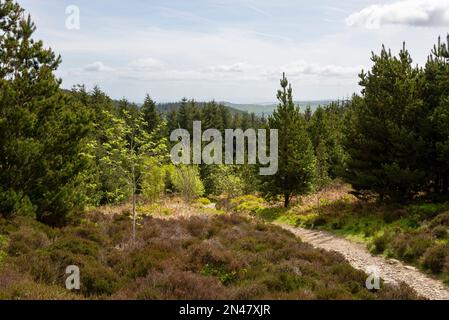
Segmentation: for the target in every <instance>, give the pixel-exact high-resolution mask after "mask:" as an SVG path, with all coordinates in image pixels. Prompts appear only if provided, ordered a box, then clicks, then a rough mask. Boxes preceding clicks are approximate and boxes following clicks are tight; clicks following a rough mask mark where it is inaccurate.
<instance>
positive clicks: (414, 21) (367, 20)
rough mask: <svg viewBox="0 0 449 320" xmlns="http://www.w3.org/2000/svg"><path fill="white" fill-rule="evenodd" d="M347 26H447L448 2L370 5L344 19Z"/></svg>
mask: <svg viewBox="0 0 449 320" xmlns="http://www.w3.org/2000/svg"><path fill="white" fill-rule="evenodd" d="M346 24H347V25H348V26H362V27H365V28H368V29H379V28H380V27H381V26H383V25H408V26H426V27H441V26H449V1H448V0H403V1H399V2H395V3H392V4H386V5H372V6H369V7H367V8H365V9H363V10H361V11H359V12H356V13H353V14H352V15H350V16H349V17H347V18H346Z"/></svg>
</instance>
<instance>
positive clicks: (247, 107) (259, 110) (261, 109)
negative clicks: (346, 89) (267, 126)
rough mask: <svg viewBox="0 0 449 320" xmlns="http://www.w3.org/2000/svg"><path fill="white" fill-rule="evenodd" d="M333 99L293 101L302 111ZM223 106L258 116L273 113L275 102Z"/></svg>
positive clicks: (226, 104)
mask: <svg viewBox="0 0 449 320" xmlns="http://www.w3.org/2000/svg"><path fill="white" fill-rule="evenodd" d="M332 101H334V100H306V101H295V103H296V104H297V105H299V106H300V107H301V110H302V111H304V109H305V108H306V107H307V106H310V108H311V109H312V111H315V110H316V108H318V106H325V105H328V104H330V103H332ZM221 103H222V104H224V105H225V106H227V107H229V108H232V109H236V110H240V111H244V112H249V113H253V112H254V113H255V114H256V115H258V116H261V115H262V114H264V115H270V114H272V113H273V111H274V109H276V107H277V103H267V104H237V103H231V102H221Z"/></svg>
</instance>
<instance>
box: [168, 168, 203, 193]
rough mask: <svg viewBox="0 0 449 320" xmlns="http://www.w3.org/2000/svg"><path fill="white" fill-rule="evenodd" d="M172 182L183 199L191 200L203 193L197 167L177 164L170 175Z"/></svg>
mask: <svg viewBox="0 0 449 320" xmlns="http://www.w3.org/2000/svg"><path fill="white" fill-rule="evenodd" d="M171 179H172V183H173V186H174V188H175V190H176V191H178V192H179V193H180V194H181V195H182V197H184V199H185V200H187V201H191V200H193V199H194V198H196V197H200V196H202V195H203V194H204V186H203V183H202V182H201V179H200V175H199V172H198V168H197V167H194V166H179V167H176V169H175V170H174V171H173V173H172V175H171Z"/></svg>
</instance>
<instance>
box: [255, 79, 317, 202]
mask: <svg viewBox="0 0 449 320" xmlns="http://www.w3.org/2000/svg"><path fill="white" fill-rule="evenodd" d="M277 98H278V100H279V104H278V107H277V109H276V110H275V111H274V113H273V115H272V116H270V117H269V119H268V124H269V127H270V129H277V130H278V132H279V169H278V172H277V173H276V174H275V175H272V176H266V178H265V182H264V189H265V192H266V194H267V195H268V196H277V195H282V196H283V197H284V206H285V207H288V205H289V204H290V200H291V198H292V196H294V195H297V194H304V193H307V192H309V191H311V189H312V186H313V182H314V178H315V163H316V159H315V155H314V153H313V147H312V143H311V142H310V138H309V135H308V133H307V124H306V121H305V119H304V116H303V115H302V114H301V113H300V111H299V108H298V107H296V106H295V104H294V102H293V94H292V87H291V85H289V83H288V80H287V78H286V77H285V74H283V77H282V79H281V89H280V90H279V91H278V94H277Z"/></svg>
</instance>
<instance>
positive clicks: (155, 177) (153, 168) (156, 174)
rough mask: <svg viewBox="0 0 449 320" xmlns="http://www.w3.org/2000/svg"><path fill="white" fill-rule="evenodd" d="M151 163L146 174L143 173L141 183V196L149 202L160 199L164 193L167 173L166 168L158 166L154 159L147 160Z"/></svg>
mask: <svg viewBox="0 0 449 320" xmlns="http://www.w3.org/2000/svg"><path fill="white" fill-rule="evenodd" d="M147 161H149V162H150V163H151V165H150V166H149V168H150V169H148V171H147V172H145V175H144V179H143V181H142V187H141V189H142V194H143V196H144V197H145V198H146V199H148V200H149V201H151V202H155V201H157V200H159V199H160V198H161V196H162V195H163V194H164V192H165V182H166V181H165V180H166V175H167V172H168V169H167V166H161V165H158V163H157V161H156V160H155V159H152V158H150V159H148V160H147Z"/></svg>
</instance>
